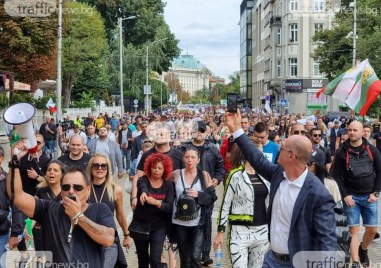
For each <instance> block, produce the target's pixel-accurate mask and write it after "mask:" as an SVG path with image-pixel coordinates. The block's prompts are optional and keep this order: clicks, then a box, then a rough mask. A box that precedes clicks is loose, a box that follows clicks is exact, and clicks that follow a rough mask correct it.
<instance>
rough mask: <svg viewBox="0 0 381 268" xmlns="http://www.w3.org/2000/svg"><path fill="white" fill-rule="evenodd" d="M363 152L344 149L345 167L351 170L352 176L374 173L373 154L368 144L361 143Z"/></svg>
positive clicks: (364, 175) (365, 175) (371, 174)
mask: <svg viewBox="0 0 381 268" xmlns="http://www.w3.org/2000/svg"><path fill="white" fill-rule="evenodd" d="M362 148H363V153H362V154H361V153H360V152H354V151H353V150H351V149H350V148H349V149H348V150H347V151H346V156H345V163H346V169H347V170H348V171H351V172H352V175H353V177H368V176H373V175H374V167H373V155H372V152H371V151H370V148H369V144H367V145H364V144H363V145H362Z"/></svg>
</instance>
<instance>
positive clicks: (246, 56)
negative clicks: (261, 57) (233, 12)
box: [239, 0, 256, 103]
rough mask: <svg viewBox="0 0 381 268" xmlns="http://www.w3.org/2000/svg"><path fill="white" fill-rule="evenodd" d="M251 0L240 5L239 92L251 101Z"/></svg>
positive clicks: (252, 2) (252, 3)
mask: <svg viewBox="0 0 381 268" xmlns="http://www.w3.org/2000/svg"><path fill="white" fill-rule="evenodd" d="M255 2H256V1H255ZM253 6H254V1H253V0H244V1H242V3H241V7H240V21H239V25H240V27H239V28H240V93H241V98H242V99H244V100H245V101H246V102H249V103H251V102H252V101H253V99H252V93H253V92H252V20H253V15H252V9H253Z"/></svg>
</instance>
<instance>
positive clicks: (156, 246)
mask: <svg viewBox="0 0 381 268" xmlns="http://www.w3.org/2000/svg"><path fill="white" fill-rule="evenodd" d="M165 235H166V229H165V226H163V227H160V228H159V229H156V230H151V234H150V238H149V240H148V241H138V240H134V242H135V247H136V252H137V253H138V262H139V268H149V265H151V268H162V267H163V264H162V263H161V253H162V252H163V246H164V240H165ZM148 248H149V253H148Z"/></svg>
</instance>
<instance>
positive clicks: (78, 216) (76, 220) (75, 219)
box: [72, 211, 83, 225]
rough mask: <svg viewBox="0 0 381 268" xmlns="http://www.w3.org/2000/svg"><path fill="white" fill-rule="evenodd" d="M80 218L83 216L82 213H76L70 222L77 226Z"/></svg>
mask: <svg viewBox="0 0 381 268" xmlns="http://www.w3.org/2000/svg"><path fill="white" fill-rule="evenodd" d="M82 216H83V213H82V211H80V212H78V213H77V214H76V215H75V216H74V217H73V218H72V220H73V221H74V225H75V224H78V220H79V218H80V217H82Z"/></svg>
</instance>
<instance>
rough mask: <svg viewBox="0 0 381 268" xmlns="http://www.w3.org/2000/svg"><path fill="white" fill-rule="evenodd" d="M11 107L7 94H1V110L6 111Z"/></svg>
mask: <svg viewBox="0 0 381 268" xmlns="http://www.w3.org/2000/svg"><path fill="white" fill-rule="evenodd" d="M8 106H9V100H8V97H7V94H5V93H3V94H0V109H5V108H7V107H8Z"/></svg>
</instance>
